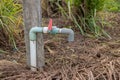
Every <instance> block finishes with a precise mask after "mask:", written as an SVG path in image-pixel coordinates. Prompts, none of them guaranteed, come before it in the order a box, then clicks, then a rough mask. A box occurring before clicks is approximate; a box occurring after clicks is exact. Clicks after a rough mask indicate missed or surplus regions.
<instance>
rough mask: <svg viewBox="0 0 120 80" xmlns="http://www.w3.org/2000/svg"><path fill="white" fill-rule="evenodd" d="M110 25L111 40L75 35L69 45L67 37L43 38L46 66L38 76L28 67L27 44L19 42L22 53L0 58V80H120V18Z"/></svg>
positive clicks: (51, 36)
mask: <svg viewBox="0 0 120 80" xmlns="http://www.w3.org/2000/svg"><path fill="white" fill-rule="evenodd" d="M109 22H111V23H112V26H108V27H107V28H106V30H107V32H109V34H110V35H111V37H112V39H108V38H104V37H101V38H98V39H95V38H89V37H86V36H82V35H81V34H79V32H75V41H74V42H71V43H68V42H67V35H54V36H53V35H49V36H48V35H44V43H45V66H44V68H43V70H40V71H36V72H32V71H30V69H29V68H28V67H27V66H26V56H25V43H24V41H23V40H20V41H18V42H19V43H18V47H19V51H10V53H5V54H0V80H120V14H116V15H115V16H114V17H111V18H109ZM56 24H57V25H59V23H56Z"/></svg>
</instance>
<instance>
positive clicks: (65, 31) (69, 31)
mask: <svg viewBox="0 0 120 80" xmlns="http://www.w3.org/2000/svg"><path fill="white" fill-rule="evenodd" d="M60 33H63V34H68V41H69V42H70V41H74V31H73V30H72V29H67V28H62V29H61V30H60Z"/></svg>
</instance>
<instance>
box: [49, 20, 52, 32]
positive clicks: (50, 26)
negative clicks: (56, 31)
mask: <svg viewBox="0 0 120 80" xmlns="http://www.w3.org/2000/svg"><path fill="white" fill-rule="evenodd" d="M48 30H49V31H51V30H52V19H50V21H49V24H48Z"/></svg>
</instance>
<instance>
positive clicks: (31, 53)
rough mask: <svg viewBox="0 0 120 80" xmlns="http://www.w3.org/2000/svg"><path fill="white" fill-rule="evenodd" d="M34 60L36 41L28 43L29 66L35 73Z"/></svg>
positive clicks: (35, 63)
mask: <svg viewBox="0 0 120 80" xmlns="http://www.w3.org/2000/svg"><path fill="white" fill-rule="evenodd" d="M36 60H37V59H36V41H30V65H31V70H32V71H36V67H37V61H36Z"/></svg>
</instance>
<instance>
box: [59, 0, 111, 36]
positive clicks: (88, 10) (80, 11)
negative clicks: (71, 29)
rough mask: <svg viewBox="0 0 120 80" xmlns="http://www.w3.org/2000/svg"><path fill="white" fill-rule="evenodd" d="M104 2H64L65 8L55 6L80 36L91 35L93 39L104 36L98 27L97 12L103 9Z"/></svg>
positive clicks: (79, 0) (81, 0) (97, 0)
mask: <svg viewBox="0 0 120 80" xmlns="http://www.w3.org/2000/svg"><path fill="white" fill-rule="evenodd" d="M105 1H106V0H65V1H64V3H66V7H67V8H64V6H61V5H60V4H57V5H58V6H59V8H60V10H61V13H62V14H65V16H66V17H67V18H69V19H71V20H72V21H73V23H74V24H75V26H76V27H77V28H78V29H79V30H80V32H81V34H83V35H84V34H92V35H94V36H95V37H99V36H102V35H105V36H107V37H109V38H110V36H109V35H108V34H107V33H105V31H104V29H103V27H101V26H99V25H98V23H99V21H100V20H99V18H98V17H97V12H99V11H101V10H102V9H103V8H104V5H105Z"/></svg>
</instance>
